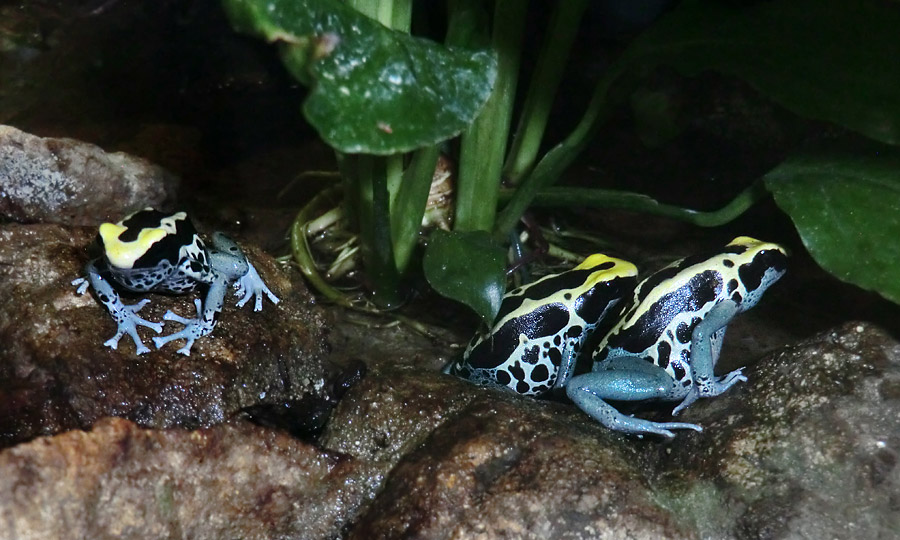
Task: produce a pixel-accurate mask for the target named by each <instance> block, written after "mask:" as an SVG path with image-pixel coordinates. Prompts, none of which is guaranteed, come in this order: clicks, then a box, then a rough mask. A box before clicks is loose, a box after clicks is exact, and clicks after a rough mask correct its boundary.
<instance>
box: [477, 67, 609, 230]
mask: <svg viewBox="0 0 900 540" xmlns="http://www.w3.org/2000/svg"><path fill="white" fill-rule="evenodd" d="M623 69H624V67H623V66H622V64H617V67H615V68H611V69H610V70H609V71H608V72H607V73H606V75H605V76H604V77H603V78H602V79H601V80H600V81H599V82H598V83H597V86H596V87H595V89H594V93H593V95H592V96H591V101H590V103H589V104H588V107H587V110H586V111H585V113H584V116H583V117H582V118H581V121H580V122H578V125H577V126H575V129H574V130H572V133H570V134H569V135H568V136H567V137H566V138H565V139H563V141H562V142H560V143H559V144H557V145H556V146H555V147H553V148H552V149H551V150H550V151H549V152H547V153H546V154H545V155H544V157H543V158H541V160H540V161H539V162H538V164H537V165H536V166H535V167H534V169H532V171H531V172H530V173H529V174H528V175H526V176H525V178H524V179H523V180H522V183H521V185H520V186H519V188H518V189H517V190H516V192H515V194H514V195H513V196H512V198H511V199H510V201H509V203H507V204H506V206H504V207H503V210H501V211H500V214H499V215H498V216H497V222H496V224H495V226H494V238H496V239H498V240H502V239H504V238H506V235H507V234H509V231H511V230H512V229H513V227H515V226H516V223H518V221H519V218H520V217H522V214H523V213H524V212H525V209H527V208H528V206H529V205H530V204H531V202H532V201H533V200H534V198H535V196H536V195H537V194H538V192H540V191H541V190H542V189H544V188H546V187H548V186H550V185H551V184H552V183H553V182H554V181H556V179H557V178H559V176H560V174H562V172H563V171H564V170H565V168H566V167H568V166H569V165H570V164H571V163H572V162H573V161H574V160H575V158H576V157H578V154H579V153H580V152H581V151H582V150H583V149H584V147H585V145H587V142H588V140H589V137H590V135H591V133H592V132H593V130H594V127H595V125H597V124H598V123H599V121H600V120H601V119H603V118H605V116H606V115H607V114H608V111H609V108H610V100H609V91H610V88H611V87H612V85H613V83H615V82H616V80H617V79H618V77H619V75H620V74H621V72H622V71H623Z"/></svg>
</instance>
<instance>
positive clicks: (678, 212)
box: [501, 180, 769, 227]
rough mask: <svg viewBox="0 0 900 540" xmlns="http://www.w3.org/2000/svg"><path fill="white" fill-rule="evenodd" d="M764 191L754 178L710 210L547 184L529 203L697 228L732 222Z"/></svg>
mask: <svg viewBox="0 0 900 540" xmlns="http://www.w3.org/2000/svg"><path fill="white" fill-rule="evenodd" d="M768 194H769V192H768V191H767V190H766V187H765V184H764V183H763V181H762V180H757V181H755V182H754V183H753V184H751V185H750V187H748V188H747V189H745V190H744V191H742V192H740V193H739V194H738V195H737V196H736V197H735V198H734V199H732V200H731V201H730V202H729V203H728V204H726V205H725V206H723V207H722V208H719V209H718V210H712V211H700V210H692V209H690V208H681V207H679V206H674V205H670V204H664V203H661V202H659V201H657V200H656V199H653V198H651V197H648V196H647V195H643V194H641V193H633V192H629V191H618V190H614V189H593V188H576V187H551V188H547V189H544V190H541V191H540V192H539V193H538V194H537V196H536V197H535V198H534V200H533V201H532V203H531V205H532V206H535V207H541V206H559V207H572V206H587V207H591V208H617V209H620V210H630V211H633V212H639V213H642V214H649V215H654V216H661V217H667V218H671V219H677V220H679V221H684V222H687V223H690V224H693V225H697V226H699V227H718V226H720V225H724V224H726V223H729V222H731V221H733V220H734V219H736V218H737V217H738V216H740V215H741V214H743V213H744V212H745V211H747V210H748V209H749V208H750V207H751V206H753V205H754V204H756V203H757V202H758V201H759V200H761V199H762V198H764V197H766V196H768ZM514 196H515V195H514V194H512V193H511V191H504V192H503V194H501V198H512V197H514Z"/></svg>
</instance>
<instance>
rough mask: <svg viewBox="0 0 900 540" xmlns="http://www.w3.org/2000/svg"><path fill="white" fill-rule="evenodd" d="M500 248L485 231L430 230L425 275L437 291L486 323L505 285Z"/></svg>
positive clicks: (503, 264) (495, 308)
mask: <svg viewBox="0 0 900 540" xmlns="http://www.w3.org/2000/svg"><path fill="white" fill-rule="evenodd" d="M504 259H505V252H504V250H503V248H502V247H501V246H500V245H499V244H497V243H495V242H494V241H493V240H492V239H491V235H490V234H488V233H487V232H485V231H472V232H446V231H442V230H440V229H438V230H436V231H434V233H432V235H431V238H430V240H429V242H428V249H427V250H426V251H425V258H424V261H423V266H424V269H425V278H426V279H427V280H428V283H430V284H431V286H432V287H434V290H436V291H437V292H438V293H440V294H442V295H443V296H446V297H447V298H452V299H453V300H456V301H458V302H462V303H463V304H465V305H467V306H469V307H470V308H472V309H473V310H475V312H476V313H478V315H479V316H481V318H482V319H483V320H484V322H485V324H488V325H490V324H491V322H493V320H494V317H495V316H496V315H497V311H498V310H499V309H500V300H502V299H503V292H504V290H505V288H506V263H505V260H504Z"/></svg>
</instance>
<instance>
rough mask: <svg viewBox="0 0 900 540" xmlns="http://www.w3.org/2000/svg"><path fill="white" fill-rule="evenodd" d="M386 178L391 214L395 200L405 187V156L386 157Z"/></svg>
mask: <svg viewBox="0 0 900 540" xmlns="http://www.w3.org/2000/svg"><path fill="white" fill-rule="evenodd" d="M384 160H385V161H384V167H385V177H386V179H387V190H388V197H389V200H390V201H391V212H393V211H394V199H395V198H396V197H397V193H398V192H399V191H400V188H401V186H403V154H394V155H391V156H385V157H384Z"/></svg>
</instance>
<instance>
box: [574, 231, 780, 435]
mask: <svg viewBox="0 0 900 540" xmlns="http://www.w3.org/2000/svg"><path fill="white" fill-rule="evenodd" d="M786 266H787V252H786V251H785V249H784V248H782V247H781V246H778V245H776V244H770V243H766V242H761V241H759V240H754V239H753V238H748V237H746V236H742V237H738V238H735V239H734V240H732V241H731V243H729V244H728V245H727V246H725V248H724V249H721V250H718V251H716V252H714V253H706V254H699V255H696V256H691V257H688V258H686V259H683V260H680V261H676V262H674V263H672V264H670V265H669V266H667V267H665V268H663V269H662V270H660V271H658V272H656V273H655V274H652V275H651V276H650V277H648V278H646V279H644V280H643V281H642V282H641V283H640V284H639V285H638V286H637V288H636V289H635V290H634V299H633V301H632V303H631V304H630V305H629V307H628V309H627V310H626V311H625V313H624V315H623V316H622V318H621V319H620V320H619V321H618V323H616V325H615V326H614V327H613V328H612V330H610V331H609V333H608V334H607V335H606V337H604V338H603V340H602V341H601V343H600V345H599V347H598V349H597V350H596V351H595V353H594V355H593V370H592V371H591V372H590V373H585V374H583V375H577V376H575V377H573V378H572V380H571V381H569V384H568V385H567V387H566V393H567V394H568V396H569V398H571V399H572V401H573V402H574V403H575V404H576V405H577V406H578V407H579V408H580V409H581V410H583V411H584V412H585V413H587V414H588V415H590V416H591V417H593V418H594V419H596V420H598V421H599V422H600V423H601V424H603V425H605V426H606V427H608V428H610V429H614V430H617V431H623V432H626V433H634V434H639V435H640V434H644V433H656V434H659V435H664V436H666V437H673V436H674V434H673V433H672V431H671V430H673V429H693V430H697V431H702V428H701V427H700V426H698V425H696V424H688V423H682V422H651V421H649V420H643V419H640V418H634V417H631V416H625V415H623V414H622V413H620V412H619V411H617V410H616V409H615V408H613V407H612V406H611V405H610V404H609V403H607V401H606V400H623V401H643V400H663V401H678V400H681V404H679V405H678V406H677V407H675V410H673V411H672V414H673V415H676V414H678V413H679V412H681V411H682V410H684V409H685V408H686V407H688V406H690V405H691V404H692V403H693V402H695V401H696V400H697V399H698V398H701V397H713V396H717V395H719V394H721V393H723V392H725V391H726V390H728V389H729V388H731V387H732V386H733V385H735V384H737V383H738V382H741V381H746V380H747V378H746V377H745V376H744V375H743V374H742V373H741V370H740V369H738V370H735V371H732V372H731V373H728V374H727V375H725V376H724V377H716V376H715V375H714V374H713V368H714V367H715V365H716V361H717V360H718V359H719V353H720V352H721V350H722V340H723V338H724V337H725V329H726V327H727V325H728V323H730V322H731V320H732V319H733V318H734V317H735V316H736V315H737V314H738V313H741V312H743V311H746V310H748V309H750V308H751V307H753V306H754V305H756V303H757V302H758V301H759V299H760V297H761V296H762V295H763V293H764V292H765V291H766V289H768V288H769V287H770V286H771V285H772V284H773V283H775V282H776V281H778V279H779V278H780V277H781V276H782V275H784V273H785V269H786Z"/></svg>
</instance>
